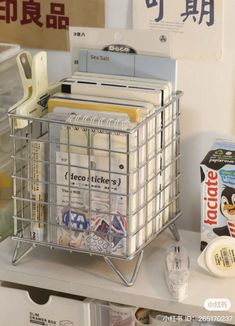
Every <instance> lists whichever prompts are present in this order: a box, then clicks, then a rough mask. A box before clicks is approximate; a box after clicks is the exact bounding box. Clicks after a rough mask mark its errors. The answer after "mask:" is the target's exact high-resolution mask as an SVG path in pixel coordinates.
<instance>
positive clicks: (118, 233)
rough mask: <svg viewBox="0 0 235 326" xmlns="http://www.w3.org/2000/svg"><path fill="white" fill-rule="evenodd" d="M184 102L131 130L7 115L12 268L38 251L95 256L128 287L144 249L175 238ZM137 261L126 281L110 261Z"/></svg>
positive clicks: (117, 124)
mask: <svg viewBox="0 0 235 326" xmlns="http://www.w3.org/2000/svg"><path fill="white" fill-rule="evenodd" d="M181 95H182V93H181V92H177V94H176V95H175V96H174V97H173V98H172V100H171V101H169V102H168V103H167V104H166V105H164V106H162V107H160V108H156V110H155V111H154V112H152V113H151V115H149V116H148V117H146V118H145V119H144V120H143V121H141V122H139V123H138V124H132V123H130V124H128V123H126V122H123V121H117V120H115V119H108V120H107V119H106V120H105V119H102V118H100V117H99V116H97V117H95V116H82V115H70V116H65V115H60V114H57V115H55V114H54V115H53V114H47V115H45V116H43V117H41V118H33V117H23V116H19V115H17V114H16V109H12V110H11V111H10V112H9V117H10V122H11V137H12V142H13V155H12V159H13V185H14V186H13V188H14V189H13V200H14V216H13V218H14V237H13V239H15V240H17V245H16V249H15V252H14V256H13V263H17V262H19V261H20V260H21V259H22V258H23V257H24V256H25V255H26V254H27V253H28V252H29V251H31V250H32V249H33V248H35V247H36V246H37V245H44V246H48V247H50V248H59V249H63V250H68V251H76V252H83V253H88V254H90V255H100V256H103V257H104V258H105V260H106V262H107V263H108V264H109V265H110V266H111V267H112V269H113V270H114V271H115V272H116V273H117V274H118V275H119V277H120V278H121V279H122V280H123V282H124V283H125V284H126V285H132V284H133V283H134V282H135V279H136V276H137V273H138V270H139V267H140V263H141V260H142V257H143V249H144V248H145V246H146V245H147V244H149V243H150V242H151V241H152V240H153V239H154V238H156V236H157V235H158V234H160V233H161V232H162V231H163V230H165V229H166V228H168V227H170V229H171V231H172V232H173V234H174V236H175V237H176V239H178V238H179V235H178V232H177V229H176V227H175V221H176V220H177V219H178V217H179V216H180V215H181V212H180V209H179V196H180V191H179V176H180V162H179V159H180V131H179V115H180V113H179V102H180V97H181ZM18 119H20V120H23V121H24V123H23V124H21V125H25V128H21V129H18V128H16V127H15V126H16V125H19V124H17V123H16V120H18ZM22 242H25V243H28V244H29V247H28V248H27V250H24V251H23V252H22V250H20V244H21V243H22ZM136 256H137V257H138V258H137V262H136V267H135V270H134V273H133V276H132V277H131V280H127V278H126V277H125V276H124V275H123V274H122V273H121V272H120V271H119V270H118V268H117V267H116V266H115V265H114V263H113V261H112V260H111V259H112V258H119V259H125V260H131V259H133V258H134V257H136Z"/></svg>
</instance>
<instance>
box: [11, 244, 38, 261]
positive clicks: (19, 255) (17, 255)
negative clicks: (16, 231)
mask: <svg viewBox="0 0 235 326" xmlns="http://www.w3.org/2000/svg"><path fill="white" fill-rule="evenodd" d="M21 247H22V242H21V241H17V244H16V247H15V250H14V253H13V257H12V264H13V265H16V264H18V263H19V262H20V261H21V260H22V259H23V258H24V257H25V256H26V255H27V254H29V253H30V252H31V251H32V250H33V249H34V248H35V246H34V245H33V244H31V245H30V246H27V248H26V249H24V250H20V249H21Z"/></svg>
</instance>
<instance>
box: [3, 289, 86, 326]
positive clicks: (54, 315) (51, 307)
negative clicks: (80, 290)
mask: <svg viewBox="0 0 235 326" xmlns="http://www.w3.org/2000/svg"><path fill="white" fill-rule="evenodd" d="M0 306H1V310H0V326H13V325H17V326H26V325H27V326H35V325H45V326H90V325H91V324H90V310H89V307H90V305H89V303H87V302H83V301H79V300H74V299H68V298H63V297H59V296H55V295H51V296H49V299H48V301H47V302H46V303H45V304H37V303H35V302H34V301H33V300H32V299H31V297H30V294H29V292H28V291H27V290H21V289H15V288H9V287H4V286H2V287H0Z"/></svg>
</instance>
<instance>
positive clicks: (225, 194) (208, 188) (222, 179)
mask: <svg viewBox="0 0 235 326" xmlns="http://www.w3.org/2000/svg"><path fill="white" fill-rule="evenodd" d="M200 170H201V249H202V250H203V249H204V248H205V247H206V245H207V244H208V243H209V242H210V241H211V240H213V239H215V238H216V237H218V236H231V237H234V238H235V142H234V143H233V142H232V141H229V140H217V141H216V142H215V143H214V144H213V146H212V148H211V150H210V151H209V153H208V154H207V155H206V157H205V158H204V160H203V161H202V163H201V165H200Z"/></svg>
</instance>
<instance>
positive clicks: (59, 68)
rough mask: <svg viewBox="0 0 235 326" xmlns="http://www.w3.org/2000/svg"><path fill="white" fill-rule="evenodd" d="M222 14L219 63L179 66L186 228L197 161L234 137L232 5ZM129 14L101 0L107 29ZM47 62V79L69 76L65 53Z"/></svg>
mask: <svg viewBox="0 0 235 326" xmlns="http://www.w3.org/2000/svg"><path fill="white" fill-rule="evenodd" d="M133 1H134V0H133ZM224 11H225V13H224V17H225V19H224V48H223V58H222V59H221V60H220V61H217V62H211V61H210V62H209V61H192V60H180V61H179V74H178V76H179V78H178V85H179V89H180V90H182V91H184V97H183V99H182V106H181V113H182V115H181V131H182V137H181V139H182V142H181V148H182V159H181V162H182V163H181V172H182V179H181V180H182V182H181V191H182V197H181V207H182V211H183V218H182V220H181V223H180V224H181V227H182V228H186V229H193V230H199V223H200V175H199V164H200V161H201V160H202V158H203V157H204V155H205V154H206V153H207V151H208V150H209V147H210V145H211V144H212V142H213V139H214V138H215V137H221V136H226V135H232V134H233V133H235V42H234V40H233V30H234V29H235V20H234V12H235V1H234V0H226V1H224ZM131 13H132V10H131V0H106V26H107V27H115V28H116V27H120V28H130V27H131V26H132V18H131ZM202 37H203V35H202ZM208 42H209V40H208ZM48 63H49V65H48V67H49V76H50V80H56V79H57V80H58V79H61V78H62V77H65V76H67V75H69V73H70V61H69V55H68V53H66V52H52V51H51V52H50V53H49V54H48Z"/></svg>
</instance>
